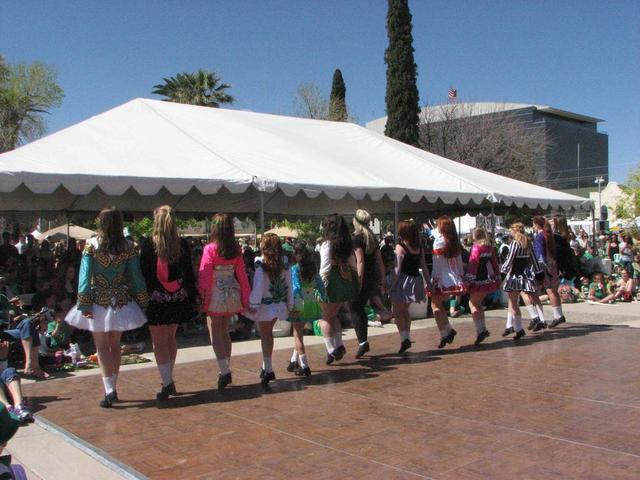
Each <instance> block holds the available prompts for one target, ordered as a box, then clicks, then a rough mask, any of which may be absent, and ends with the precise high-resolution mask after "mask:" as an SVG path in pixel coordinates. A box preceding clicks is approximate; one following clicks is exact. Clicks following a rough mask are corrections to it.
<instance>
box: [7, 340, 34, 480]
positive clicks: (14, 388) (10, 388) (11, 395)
mask: <svg viewBox="0 0 640 480" xmlns="http://www.w3.org/2000/svg"><path fill="white" fill-rule="evenodd" d="M8 357H9V342H8V341H6V340H0V404H2V405H4V406H5V407H6V409H7V410H8V411H9V412H11V413H13V414H14V415H15V416H16V417H17V418H18V420H20V421H21V422H27V421H29V420H31V419H32V418H33V417H32V415H31V412H30V411H29V409H28V408H27V407H26V406H25V404H24V401H23V396H22V387H21V385H20V377H19V376H18V372H16V369H15V368H10V367H9V361H8ZM0 478H2V477H0Z"/></svg>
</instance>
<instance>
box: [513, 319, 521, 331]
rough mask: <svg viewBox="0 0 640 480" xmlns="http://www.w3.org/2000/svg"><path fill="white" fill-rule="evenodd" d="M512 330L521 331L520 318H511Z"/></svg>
mask: <svg viewBox="0 0 640 480" xmlns="http://www.w3.org/2000/svg"><path fill="white" fill-rule="evenodd" d="M513 328H514V330H515V331H516V332H519V331H520V330H522V317H516V316H514V317H513Z"/></svg>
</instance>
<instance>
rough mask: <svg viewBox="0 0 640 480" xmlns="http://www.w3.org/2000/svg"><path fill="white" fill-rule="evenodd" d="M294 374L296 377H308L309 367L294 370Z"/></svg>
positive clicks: (309, 374)
mask: <svg viewBox="0 0 640 480" xmlns="http://www.w3.org/2000/svg"><path fill="white" fill-rule="evenodd" d="M294 373H295V375H296V376H297V377H310V376H311V369H310V368H309V367H300V368H296V371H295V372H294Z"/></svg>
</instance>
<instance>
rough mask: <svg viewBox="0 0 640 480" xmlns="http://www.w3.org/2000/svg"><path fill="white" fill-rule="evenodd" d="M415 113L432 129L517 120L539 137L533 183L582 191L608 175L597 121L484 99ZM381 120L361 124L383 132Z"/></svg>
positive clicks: (383, 120)
mask: <svg viewBox="0 0 640 480" xmlns="http://www.w3.org/2000/svg"><path fill="white" fill-rule="evenodd" d="M420 115H421V122H422V124H423V127H422V128H425V127H424V125H425V123H427V122H428V123H430V124H431V125H432V126H433V127H436V128H437V127H438V126H439V125H442V124H443V123H444V122H454V123H456V122H457V123H458V124H461V123H462V122H465V123H466V124H470V125H473V123H476V122H484V123H485V125H495V128H506V127H504V126H505V125H508V124H509V123H510V122H519V123H521V125H522V126H523V127H524V130H525V131H526V132H528V133H531V134H533V135H535V136H538V140H539V141H537V142H534V143H535V144H536V145H539V146H538V147H535V149H536V151H534V152H532V153H533V154H532V155H531V157H532V158H533V162H534V169H535V178H533V179H531V182H532V183H537V184H539V185H542V186H545V187H549V188H553V189H556V190H568V191H572V193H576V192H578V191H582V193H586V192H584V190H585V189H586V190H587V191H589V190H594V189H596V190H597V185H595V184H594V179H595V178H596V177H597V176H600V175H602V176H603V177H604V178H605V180H607V179H608V178H609V176H608V173H609V138H608V135H607V134H606V133H603V132H598V123H600V122H602V121H603V120H601V119H598V118H594V117H590V116H587V115H582V114H578V113H572V112H567V111H564V110H560V109H557V108H553V107H549V106H544V105H530V104H522V103H489V102H480V103H455V104H446V105H436V106H431V107H425V108H423V109H422V111H421V114H420ZM386 121H387V118H386V117H382V118H379V119H376V120H373V121H371V122H368V123H367V125H366V127H367V128H369V129H371V130H374V131H377V132H379V133H384V127H385V124H386ZM469 122H472V123H469ZM587 195H588V193H586V195H585V196H587Z"/></svg>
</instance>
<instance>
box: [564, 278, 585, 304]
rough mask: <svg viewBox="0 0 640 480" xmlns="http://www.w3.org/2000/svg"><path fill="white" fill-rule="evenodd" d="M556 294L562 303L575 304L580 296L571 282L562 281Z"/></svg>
mask: <svg viewBox="0 0 640 480" xmlns="http://www.w3.org/2000/svg"><path fill="white" fill-rule="evenodd" d="M587 282H588V280H587ZM558 294H559V295H560V300H562V303H576V302H577V301H578V297H579V296H580V290H578V289H577V288H576V287H574V285H573V281H571V280H565V279H562V280H561V282H560V286H559V287H558Z"/></svg>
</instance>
